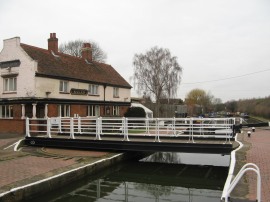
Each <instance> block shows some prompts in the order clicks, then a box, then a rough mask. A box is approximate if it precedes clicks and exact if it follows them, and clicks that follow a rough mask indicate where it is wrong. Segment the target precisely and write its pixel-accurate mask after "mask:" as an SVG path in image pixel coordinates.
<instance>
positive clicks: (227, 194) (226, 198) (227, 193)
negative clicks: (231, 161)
mask: <svg viewBox="0 0 270 202" xmlns="http://www.w3.org/2000/svg"><path fill="white" fill-rule="evenodd" d="M252 167H253V168H252ZM247 171H254V172H255V173H256V174H257V202H261V174H260V169H259V167H258V166H257V165H256V164H254V163H247V164H245V165H244V166H243V167H242V168H241V170H240V171H239V172H238V174H237V175H236V177H235V178H234V179H233V181H232V182H231V184H230V185H229V187H228V189H227V190H225V193H224V198H223V200H224V201H225V202H228V201H229V197H230V193H231V192H232V191H233V189H234V188H235V186H236V185H237V183H238V182H239V180H240V179H241V178H242V177H243V175H244V174H245V173H246V172H247Z"/></svg>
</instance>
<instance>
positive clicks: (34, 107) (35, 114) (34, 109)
mask: <svg viewBox="0 0 270 202" xmlns="http://www.w3.org/2000/svg"><path fill="white" fill-rule="evenodd" d="M32 106H33V108H32V113H33V117H32V118H33V119H36V118H37V104H36V103H33V104H32Z"/></svg>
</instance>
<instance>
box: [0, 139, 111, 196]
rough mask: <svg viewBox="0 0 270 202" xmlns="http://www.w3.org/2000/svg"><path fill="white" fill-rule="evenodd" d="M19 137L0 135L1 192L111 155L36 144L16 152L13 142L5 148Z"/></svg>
mask: <svg viewBox="0 0 270 202" xmlns="http://www.w3.org/2000/svg"><path fill="white" fill-rule="evenodd" d="M21 138H22V137H17V138H13V137H12V138H6V137H5V138H0V194H1V193H3V192H6V191H8V190H10V189H12V188H15V187H18V186H24V185H26V184H29V183H32V182H35V181H37V180H41V179H44V178H46V177H50V176H53V175H56V174H59V173H62V172H64V171H67V170H70V169H73V168H76V167H80V166H82V165H85V164H87V163H90V162H94V161H97V160H99V159H101V158H104V157H108V156H110V155H113V153H112V154H110V153H108V152H96V151H80V150H67V149H53V148H36V147H26V148H23V149H22V150H21V151H16V152H15V151H14V150H13V148H14V147H13V146H12V147H9V148H8V149H6V150H4V148H5V147H8V146H9V145H12V144H13V143H15V142H16V141H18V140H19V139H21ZM0 201H1V200H0Z"/></svg>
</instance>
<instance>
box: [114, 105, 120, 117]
mask: <svg viewBox="0 0 270 202" xmlns="http://www.w3.org/2000/svg"><path fill="white" fill-rule="evenodd" d="M113 116H119V106H113Z"/></svg>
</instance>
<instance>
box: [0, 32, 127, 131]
mask: <svg viewBox="0 0 270 202" xmlns="http://www.w3.org/2000/svg"><path fill="white" fill-rule="evenodd" d="M0 74H1V76H0V128H1V129H0V133H23V131H24V125H25V120H24V119H25V118H26V117H29V118H46V117H57V116H61V117H70V116H123V115H124V113H125V112H126V110H127V109H128V108H129V107H130V101H131V100H130V89H131V86H130V84H129V83H128V82H127V81H126V80H125V79H124V78H123V77H122V76H121V75H120V74H119V73H118V72H117V71H116V70H115V69H114V68H113V67H112V66H110V65H108V64H104V63H99V62H95V61H93V60H92V50H91V44H89V43H85V44H84V46H83V48H82V58H79V57H74V56H70V55H67V54H63V53H60V52H59V51H58V39H57V38H56V34H55V33H51V34H50V38H49V39H48V49H42V48H38V47H35V46H31V45H27V44H23V43H21V42H20V38H19V37H15V38H11V39H6V40H4V47H3V49H2V51H1V52H0Z"/></svg>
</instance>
